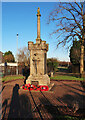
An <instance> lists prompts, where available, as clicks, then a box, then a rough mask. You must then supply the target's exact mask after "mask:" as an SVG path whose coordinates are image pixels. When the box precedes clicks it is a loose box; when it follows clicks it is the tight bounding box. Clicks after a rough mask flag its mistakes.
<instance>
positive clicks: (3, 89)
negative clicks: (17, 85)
mask: <svg viewBox="0 0 85 120" xmlns="http://www.w3.org/2000/svg"><path fill="white" fill-rule="evenodd" d="M4 88H5V86H3V87H2V90H1V91H0V94H1V93H2V91H3V90H4Z"/></svg>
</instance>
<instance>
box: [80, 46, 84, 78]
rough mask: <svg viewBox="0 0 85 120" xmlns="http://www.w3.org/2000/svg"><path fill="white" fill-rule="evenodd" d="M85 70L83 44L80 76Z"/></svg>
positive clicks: (82, 47)
mask: <svg viewBox="0 0 85 120" xmlns="http://www.w3.org/2000/svg"><path fill="white" fill-rule="evenodd" d="M83 71H84V46H83V45H81V55H80V76H81V77H82V74H83Z"/></svg>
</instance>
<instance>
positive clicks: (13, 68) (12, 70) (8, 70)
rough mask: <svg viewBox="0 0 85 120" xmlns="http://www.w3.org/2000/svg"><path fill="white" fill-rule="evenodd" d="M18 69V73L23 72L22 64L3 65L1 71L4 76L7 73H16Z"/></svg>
mask: <svg viewBox="0 0 85 120" xmlns="http://www.w3.org/2000/svg"><path fill="white" fill-rule="evenodd" d="M17 70H18V74H22V70H23V67H22V66H18V67H17V66H2V67H0V72H1V73H2V74H3V76H6V75H16V74H17Z"/></svg>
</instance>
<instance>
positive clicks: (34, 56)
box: [26, 8, 50, 85]
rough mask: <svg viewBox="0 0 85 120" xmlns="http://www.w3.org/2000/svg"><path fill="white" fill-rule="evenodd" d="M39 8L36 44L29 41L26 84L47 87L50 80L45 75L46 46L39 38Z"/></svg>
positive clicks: (38, 11) (38, 12)
mask: <svg viewBox="0 0 85 120" xmlns="http://www.w3.org/2000/svg"><path fill="white" fill-rule="evenodd" d="M40 17H41V14H40V8H38V10H37V38H36V43H35V44H34V43H33V42H31V41H29V42H28V49H29V51H30V76H29V77H28V78H27V80H26V84H36V85H49V84H50V78H49V76H48V75H47V51H48V44H47V43H46V41H43V40H41V37H40Z"/></svg>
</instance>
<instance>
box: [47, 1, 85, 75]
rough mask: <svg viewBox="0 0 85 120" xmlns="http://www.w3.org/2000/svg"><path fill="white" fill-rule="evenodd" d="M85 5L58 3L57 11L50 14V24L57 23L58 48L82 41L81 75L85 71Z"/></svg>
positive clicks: (54, 32)
mask: <svg viewBox="0 0 85 120" xmlns="http://www.w3.org/2000/svg"><path fill="white" fill-rule="evenodd" d="M84 4H85V2H62V3H57V7H56V9H55V10H54V11H53V12H51V13H50V15H49V22H48V23H50V22H51V21H52V22H55V24H56V30H54V31H53V33H52V34H51V35H53V34H56V35H57V37H56V39H57V40H58V42H57V47H58V46H59V45H60V44H62V45H63V46H65V45H67V44H69V45H71V44H72V43H73V40H74V38H77V40H79V41H80V44H81V56H80V73H81V74H82V72H83V70H84V60H83V58H84V39H85V38H84V34H85V31H84V23H85V22H84V17H85V14H84Z"/></svg>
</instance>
